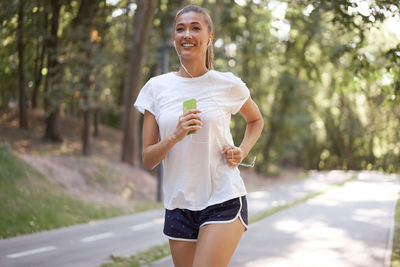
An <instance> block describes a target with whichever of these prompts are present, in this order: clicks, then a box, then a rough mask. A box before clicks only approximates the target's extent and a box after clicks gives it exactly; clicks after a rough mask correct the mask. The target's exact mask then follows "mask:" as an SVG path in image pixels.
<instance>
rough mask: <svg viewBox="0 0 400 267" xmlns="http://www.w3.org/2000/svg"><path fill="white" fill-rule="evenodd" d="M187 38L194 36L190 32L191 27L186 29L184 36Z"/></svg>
mask: <svg viewBox="0 0 400 267" xmlns="http://www.w3.org/2000/svg"><path fill="white" fill-rule="evenodd" d="M183 37H184V38H185V39H191V38H192V33H191V32H190V29H189V28H187V29H186V31H185V35H184V36H183Z"/></svg>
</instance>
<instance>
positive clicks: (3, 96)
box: [0, 0, 400, 173]
mask: <svg viewBox="0 0 400 267" xmlns="http://www.w3.org/2000/svg"><path fill="white" fill-rule="evenodd" d="M54 2H55V1H54V0H44V1H34V0H32V1H25V5H24V12H23V14H24V21H23V23H24V32H23V35H24V36H23V42H24V55H25V60H24V71H25V75H24V76H25V83H26V85H25V86H26V88H25V92H26V95H27V98H28V99H30V106H29V108H32V107H33V106H35V105H36V106H37V107H38V108H45V107H46V105H47V107H46V109H47V112H48V113H49V114H50V112H52V109H51V108H49V107H51V106H52V105H53V106H54V105H56V106H58V105H59V107H60V111H61V113H62V114H68V115H71V116H79V117H80V116H83V114H84V113H85V112H86V111H88V112H90V113H92V114H95V115H96V116H95V118H97V119H95V120H94V121H95V122H101V123H106V124H108V125H111V126H113V127H117V128H122V124H121V121H122V117H123V114H124V110H125V109H124V107H123V104H124V94H126V93H124V88H125V87H126V86H125V85H124V83H125V75H126V72H127V66H128V60H129V55H130V53H131V51H132V49H135V47H131V42H130V40H132V34H133V32H134V27H135V25H132V23H131V22H132V18H133V16H134V14H135V10H136V8H137V6H136V1H134V0H97V1H91V4H90V5H91V10H92V12H88V14H86V15H85V16H82V20H81V21H77V18H78V17H79V16H78V14H79V8H80V6H82V3H83V2H85V1H84V0H71V1H65V0H58V1H56V2H57V3H58V4H60V5H61V7H60V17H59V27H58V31H57V38H58V48H57V49H56V50H54V49H49V45H51V44H52V42H54V40H53V39H52V38H53V37H52V35H51V21H52V15H53V14H52V12H53V11H52V3H54ZM187 4H196V5H201V6H203V7H205V8H206V9H207V10H208V11H209V13H210V15H211V17H212V18H213V20H214V23H215V38H214V52H215V62H214V66H215V69H217V70H219V71H232V72H234V73H235V74H236V75H238V76H239V77H241V78H242V79H243V81H245V82H246V84H247V85H248V87H249V88H250V90H251V93H252V97H253V99H254V100H255V101H256V102H257V103H258V105H259V107H260V109H261V111H262V114H263V116H264V120H265V128H264V132H263V134H262V137H261V138H260V140H259V142H258V143H257V145H256V147H255V148H254V149H253V151H252V152H251V155H250V156H257V164H256V168H257V170H258V171H260V172H264V173H265V172H272V171H275V170H277V169H279V167H300V168H304V169H320V170H321V169H333V168H340V169H368V170H370V169H375V170H382V171H387V172H399V171H400V105H399V99H400V36H399V35H398V34H399V33H398V31H397V35H396V34H395V33H393V32H392V31H390V30H389V26H390V24H389V23H388V22H391V23H392V26H393V23H397V28H400V24H399V23H400V11H399V10H400V4H399V2H398V1H395V0H373V1H363V0H337V1H328V0H296V1H288V0H280V1H278V0H269V1H267V0H257V1H256V0H252V1H251V0H236V1H231V0H197V1H195V0H193V1H189V0H182V1H174V0H159V1H158V3H157V8H156V11H155V14H154V17H153V20H152V23H153V31H152V32H151V33H150V38H149V39H150V41H149V42H148V43H147V45H148V54H147V56H146V64H145V66H144V68H143V78H144V79H143V81H144V82H145V81H147V79H149V78H150V77H151V76H154V75H158V74H160V73H161V72H162V70H163V66H162V65H163V58H164V59H165V56H166V54H164V57H163V56H162V51H163V49H164V51H167V50H168V51H169V52H168V53H167V55H168V56H169V59H170V60H169V70H170V71H175V70H177V69H178V66H179V65H178V64H179V61H178V58H177V56H176V54H175V51H174V50H173V48H171V47H172V46H171V43H172V33H173V26H172V21H173V18H174V15H175V14H176V12H177V10H178V9H179V8H180V7H181V6H182V5H187ZM17 27H18V2H17V1H12V0H4V1H1V2H0V44H1V49H0V65H1V66H0V107H1V108H7V107H14V106H16V103H18V89H17V88H18V78H19V76H18V73H19V72H18V63H19V60H18V50H17V43H18V40H17V34H16V33H17ZM392 28H393V27H392ZM54 58H55V59H56V60H57V62H56V63H57V64H56V66H57V67H56V68H55V70H56V72H57V73H49V68H50V70H51V66H49V64H50V65H51V61H52V59H54ZM53 64H55V63H54V62H53ZM53 71H54V68H53ZM56 74H57V75H56ZM52 77H53V78H52ZM54 77H56V80H55V81H54V79H55V78H54ZM49 78H50V81H49ZM46 103H47V104H46ZM45 104H46V105H45ZM243 126H244V121H243V119H241V118H240V116H236V117H234V118H233V121H232V132H233V135H234V139H235V141H236V143H237V142H239V141H240V139H241V138H242V137H243V134H244V132H243V129H244V127H243ZM99 134H101V133H99Z"/></svg>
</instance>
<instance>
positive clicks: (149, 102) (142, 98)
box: [133, 80, 157, 116]
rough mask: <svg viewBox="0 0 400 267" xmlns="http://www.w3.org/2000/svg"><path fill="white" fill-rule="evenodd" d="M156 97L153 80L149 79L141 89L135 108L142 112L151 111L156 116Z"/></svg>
mask: <svg viewBox="0 0 400 267" xmlns="http://www.w3.org/2000/svg"><path fill="white" fill-rule="evenodd" d="M155 101H156V99H155V96H154V88H153V86H152V84H151V80H150V81H148V82H147V83H146V84H145V85H144V86H143V88H142V89H141V90H140V92H139V95H138V97H137V98H136V101H135V103H134V104H133V105H134V106H135V108H136V109H137V110H138V111H139V112H140V113H142V114H144V111H145V110H148V111H150V112H151V113H152V114H153V115H154V116H156V115H157V114H156V103H155Z"/></svg>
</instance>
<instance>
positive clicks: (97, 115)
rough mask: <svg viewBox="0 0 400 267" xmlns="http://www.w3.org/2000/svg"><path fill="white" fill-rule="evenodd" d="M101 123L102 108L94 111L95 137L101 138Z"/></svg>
mask: <svg viewBox="0 0 400 267" xmlns="http://www.w3.org/2000/svg"><path fill="white" fill-rule="evenodd" d="M99 122H100V108H96V110H95V111H94V120H93V126H94V131H93V136H94V137H98V136H99Z"/></svg>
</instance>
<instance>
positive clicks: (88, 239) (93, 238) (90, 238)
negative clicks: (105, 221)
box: [81, 232, 114, 243]
mask: <svg viewBox="0 0 400 267" xmlns="http://www.w3.org/2000/svg"><path fill="white" fill-rule="evenodd" d="M112 236H114V233H112V232H107V233H102V234H98V235H92V236H88V237H85V238H82V239H81V242H83V243H87V242H92V241H96V240H100V239H105V238H109V237H112Z"/></svg>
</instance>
